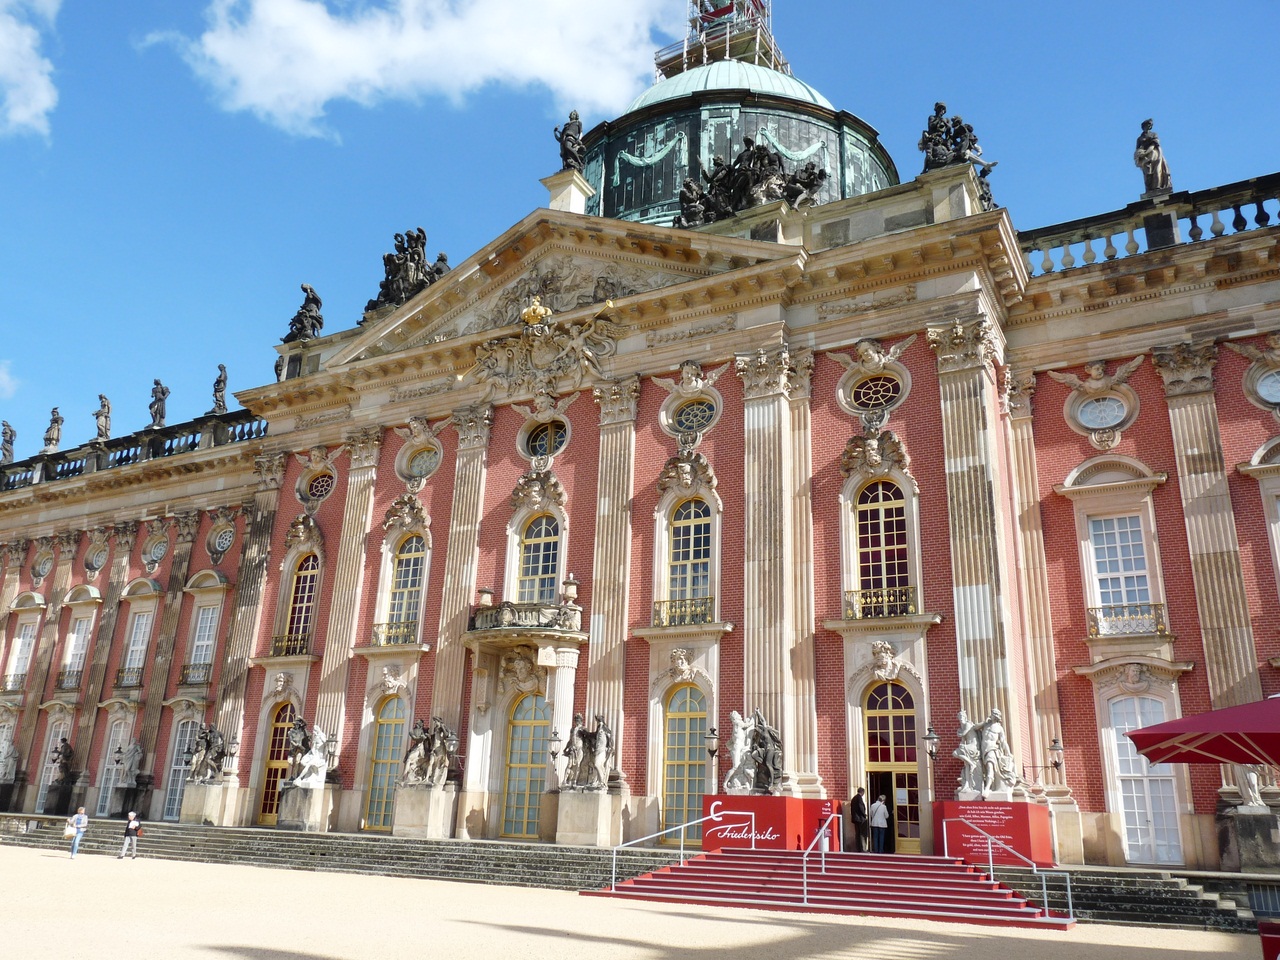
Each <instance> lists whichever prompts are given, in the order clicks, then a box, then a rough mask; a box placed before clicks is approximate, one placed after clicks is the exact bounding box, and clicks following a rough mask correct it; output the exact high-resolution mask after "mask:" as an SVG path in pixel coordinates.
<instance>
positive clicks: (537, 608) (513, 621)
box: [471, 600, 582, 632]
mask: <svg viewBox="0 0 1280 960" xmlns="http://www.w3.org/2000/svg"><path fill="white" fill-rule="evenodd" d="M531 628H532V629H538V630H566V631H573V632H581V631H582V608H581V607H579V606H577V605H576V604H572V603H512V602H510V601H509V600H504V601H502V602H501V603H497V604H494V605H493V606H486V607H477V608H476V612H475V617H474V618H473V626H472V627H471V629H472V630H504V629H510V630H520V629H531Z"/></svg>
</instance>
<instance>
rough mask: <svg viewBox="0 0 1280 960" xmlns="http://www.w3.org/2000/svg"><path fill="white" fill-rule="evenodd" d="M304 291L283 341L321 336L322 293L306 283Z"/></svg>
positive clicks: (292, 341)
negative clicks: (300, 303) (318, 292)
mask: <svg viewBox="0 0 1280 960" xmlns="http://www.w3.org/2000/svg"><path fill="white" fill-rule="evenodd" d="M302 293H303V300H302V306H300V307H299V308H298V312H297V313H295V314H294V315H293V319H292V320H290V321H289V332H288V333H287V334H285V335H284V336H283V337H282V338H281V339H280V342H281V343H301V342H302V341H305V340H313V339H315V338H316V337H318V336H320V331H321V329H323V327H324V317H322V316H321V315H320V307H321V302H320V295H319V294H317V293H316V292H315V290H314V289H313V288H312V287H311V286H310V285H309V284H305V283H304V284H303V285H302ZM224 387H225V383H224ZM215 389H216V388H215Z"/></svg>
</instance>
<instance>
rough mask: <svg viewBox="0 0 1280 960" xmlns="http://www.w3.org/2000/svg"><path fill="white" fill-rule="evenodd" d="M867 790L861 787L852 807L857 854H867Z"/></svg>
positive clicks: (854, 842) (854, 841) (854, 843)
mask: <svg viewBox="0 0 1280 960" xmlns="http://www.w3.org/2000/svg"><path fill="white" fill-rule="evenodd" d="M866 793H867V791H866V788H865V787H859V788H858V792H857V793H856V794H854V796H853V800H852V801H851V805H852V808H853V812H852V814H851V816H852V817H853V849H854V851H855V852H856V853H866V852H867V797H866Z"/></svg>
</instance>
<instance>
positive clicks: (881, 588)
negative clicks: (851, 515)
mask: <svg viewBox="0 0 1280 960" xmlns="http://www.w3.org/2000/svg"><path fill="white" fill-rule="evenodd" d="M906 510H907V504H906V499H905V498H904V497H903V495H902V488H901V487H899V486H898V485H897V484H896V483H894V482H893V481H892V480H876V481H874V482H872V483H869V484H867V485H866V486H865V487H863V488H862V489H861V490H860V491H859V492H858V497H857V501H856V503H855V507H854V511H855V518H856V519H855V523H856V527H857V550H858V567H857V575H858V586H857V589H856V590H854V591H852V592H851V595H850V596H849V597H848V603H847V606H848V608H849V609H848V611H847V612H848V614H850V615H851V616H852V619H859V620H860V619H862V618H864V617H901V616H906V615H908V614H912V613H915V612H916V609H917V608H916V604H915V595H914V590H913V589H912V587H911V583H910V565H909V562H908V556H907V540H908V537H907V512H906Z"/></svg>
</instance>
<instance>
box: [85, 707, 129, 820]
mask: <svg viewBox="0 0 1280 960" xmlns="http://www.w3.org/2000/svg"><path fill="white" fill-rule="evenodd" d="M128 735H129V731H128V724H126V723H125V721H123V720H117V721H115V722H114V723H112V724H111V732H110V733H109V734H108V735H107V749H106V750H105V751H104V752H103V755H102V777H101V780H100V783H101V786H100V787H99V788H98V808H97V810H96V811H95V813H94V815H95V816H98V817H109V816H111V815H112V814H113V813H119V812H120V808H119V807H116V806H114V805H113V804H114V803H115V802H116V801H119V802H120V803H122V804H123V803H124V797H123V796H120V797H116V795H115V793H116V787H118V786H120V765H119V764H118V763H116V760H115V757H116V751H117V750H120V751H123V750H124V748H125V742H126V740H127V739H128Z"/></svg>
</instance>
